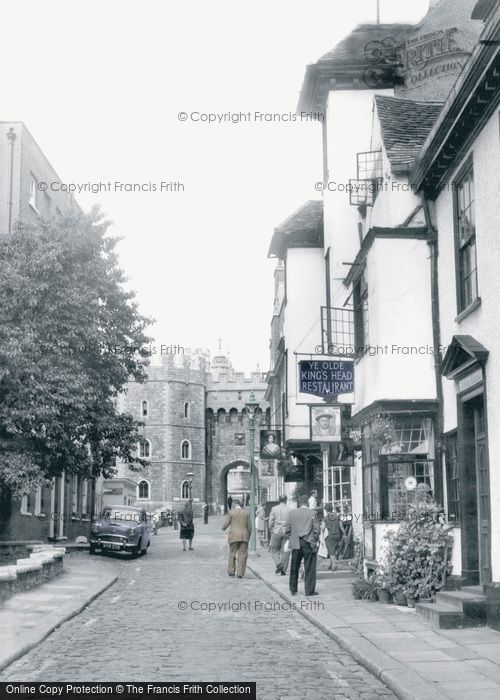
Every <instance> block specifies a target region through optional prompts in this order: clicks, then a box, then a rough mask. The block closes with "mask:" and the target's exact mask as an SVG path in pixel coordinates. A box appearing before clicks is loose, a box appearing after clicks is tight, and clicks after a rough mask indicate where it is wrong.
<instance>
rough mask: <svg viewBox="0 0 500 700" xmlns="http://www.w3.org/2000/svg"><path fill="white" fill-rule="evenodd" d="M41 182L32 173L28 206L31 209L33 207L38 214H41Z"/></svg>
mask: <svg viewBox="0 0 500 700" xmlns="http://www.w3.org/2000/svg"><path fill="white" fill-rule="evenodd" d="M39 182H40V181H39V180H38V178H37V177H36V175H34V174H33V173H32V172H30V196H29V200H28V204H29V205H30V207H32V208H33V209H34V210H35V211H36V213H37V214H38V213H39V211H38V203H39V199H38V196H39V192H40V191H39V189H38V185H39Z"/></svg>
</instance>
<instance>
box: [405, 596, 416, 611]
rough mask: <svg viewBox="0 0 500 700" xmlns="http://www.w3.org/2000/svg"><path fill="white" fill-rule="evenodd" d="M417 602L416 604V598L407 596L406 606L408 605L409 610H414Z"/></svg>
mask: <svg viewBox="0 0 500 700" xmlns="http://www.w3.org/2000/svg"><path fill="white" fill-rule="evenodd" d="M415 602H416V598H414V597H413V596H411V595H407V596H406V605H407V606H408V607H409V608H414V607H415Z"/></svg>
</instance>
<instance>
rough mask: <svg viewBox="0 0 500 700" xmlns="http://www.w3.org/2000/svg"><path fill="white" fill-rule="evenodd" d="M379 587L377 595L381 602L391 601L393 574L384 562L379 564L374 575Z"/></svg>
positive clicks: (374, 581) (374, 580) (375, 582)
mask: <svg viewBox="0 0 500 700" xmlns="http://www.w3.org/2000/svg"><path fill="white" fill-rule="evenodd" d="M372 580H373V583H374V584H375V585H376V587H377V597H378V600H379V602H380V603H386V604H387V603H391V602H392V598H391V575H390V572H389V571H388V570H387V569H386V567H385V566H384V565H383V564H379V565H378V566H377V569H376V571H375V574H374V576H373V579H372Z"/></svg>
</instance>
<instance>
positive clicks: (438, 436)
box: [421, 192, 447, 506]
mask: <svg viewBox="0 0 500 700" xmlns="http://www.w3.org/2000/svg"><path fill="white" fill-rule="evenodd" d="M421 198H422V205H423V208H424V214H425V223H426V226H427V245H428V246H429V252H430V260H431V309H432V341H433V345H434V375H435V379H436V396H437V400H438V408H437V413H436V425H435V440H436V464H437V465H439V468H440V475H441V480H440V484H439V488H440V491H441V493H440V494H437V495H438V496H440V498H439V500H440V501H441V502H442V504H443V506H444V505H445V503H446V500H447V494H446V493H445V489H444V483H445V479H444V477H445V472H444V465H443V454H444V449H443V429H444V415H443V403H444V402H443V384H442V376H441V362H442V359H441V327H440V311H439V272H438V257H439V243H438V231H437V229H436V227H435V226H434V223H433V220H432V216H431V211H430V206H429V200H428V199H427V198H426V197H425V194H424V193H423V192H422V193H421ZM436 500H438V499H436Z"/></svg>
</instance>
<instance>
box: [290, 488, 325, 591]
mask: <svg viewBox="0 0 500 700" xmlns="http://www.w3.org/2000/svg"><path fill="white" fill-rule="evenodd" d="M286 529H287V532H289V533H290V547H291V550H292V564H291V566H290V582H289V587H290V593H291V594H292V595H296V594H297V583H298V578H299V568H300V562H301V561H302V559H304V574H305V577H304V587H305V594H306V596H313V595H318V594H317V593H316V591H315V588H316V545H317V542H318V539H319V533H320V522H319V520H318V518H317V517H316V511H315V510H312V509H311V508H308V498H307V496H300V497H299V502H298V507H297V508H296V509H295V510H291V511H290V513H289V514H288V521H287V528H286Z"/></svg>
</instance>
